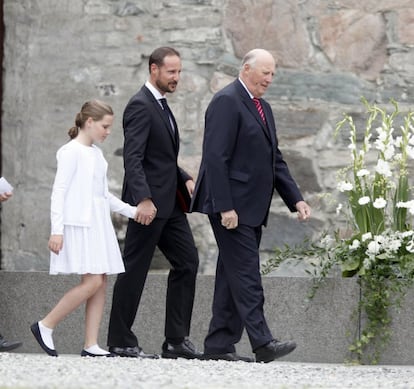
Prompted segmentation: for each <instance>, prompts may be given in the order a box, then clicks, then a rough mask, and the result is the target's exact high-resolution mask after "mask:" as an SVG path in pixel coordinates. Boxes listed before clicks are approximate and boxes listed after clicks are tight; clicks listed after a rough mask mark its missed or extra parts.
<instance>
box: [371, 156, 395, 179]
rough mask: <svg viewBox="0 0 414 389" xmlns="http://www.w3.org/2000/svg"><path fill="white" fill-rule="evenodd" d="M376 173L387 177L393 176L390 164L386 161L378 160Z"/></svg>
mask: <svg viewBox="0 0 414 389" xmlns="http://www.w3.org/2000/svg"><path fill="white" fill-rule="evenodd" d="M375 171H376V172H377V173H378V174H381V175H382V176H385V177H391V176H392V173H391V169H390V165H389V163H388V162H387V161H384V160H383V159H379V160H378V162H377V166H376V167H375Z"/></svg>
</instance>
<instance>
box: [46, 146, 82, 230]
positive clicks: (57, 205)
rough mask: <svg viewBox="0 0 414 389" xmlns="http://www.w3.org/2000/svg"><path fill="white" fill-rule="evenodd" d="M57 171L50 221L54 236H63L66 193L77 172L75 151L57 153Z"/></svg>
mask: <svg viewBox="0 0 414 389" xmlns="http://www.w3.org/2000/svg"><path fill="white" fill-rule="evenodd" d="M56 159H57V170H56V176H55V181H54V183H53V189H52V197H51V206H50V220H51V233H52V235H63V210H64V207H65V204H64V200H65V195H66V192H67V190H68V188H69V185H70V183H71V181H72V178H73V176H74V174H75V171H76V156H75V155H74V153H73V150H70V149H60V150H58V152H57V153H56Z"/></svg>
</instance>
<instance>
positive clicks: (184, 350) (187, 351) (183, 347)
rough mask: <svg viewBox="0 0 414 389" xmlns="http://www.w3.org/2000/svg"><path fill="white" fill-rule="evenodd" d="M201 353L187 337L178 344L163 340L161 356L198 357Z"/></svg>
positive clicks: (174, 357) (171, 357)
mask: <svg viewBox="0 0 414 389" xmlns="http://www.w3.org/2000/svg"><path fill="white" fill-rule="evenodd" d="M202 355H203V353H201V352H199V351H197V350H196V348H195V347H194V345H193V344H192V343H191V341H190V340H189V339H184V340H183V341H182V342H181V343H180V344H171V343H168V342H164V343H163V345H162V353H161V356H162V357H163V358H169V359H177V358H186V359H199V358H200V357H201V356H202Z"/></svg>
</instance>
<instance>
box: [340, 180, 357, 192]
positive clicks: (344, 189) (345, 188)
mask: <svg viewBox="0 0 414 389" xmlns="http://www.w3.org/2000/svg"><path fill="white" fill-rule="evenodd" d="M352 189H354V186H353V185H352V184H351V183H350V182H348V181H341V182H339V183H338V190H339V191H340V192H347V191H350V190H352Z"/></svg>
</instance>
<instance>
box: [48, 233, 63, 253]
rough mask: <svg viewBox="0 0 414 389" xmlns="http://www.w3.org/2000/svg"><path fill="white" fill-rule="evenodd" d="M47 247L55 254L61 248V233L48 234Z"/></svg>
mask: <svg viewBox="0 0 414 389" xmlns="http://www.w3.org/2000/svg"><path fill="white" fill-rule="evenodd" d="M48 247H49V250H50V251H52V252H53V253H55V254H56V255H57V254H59V251H60V250H62V248H63V235H50V238H49V244H48Z"/></svg>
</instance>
